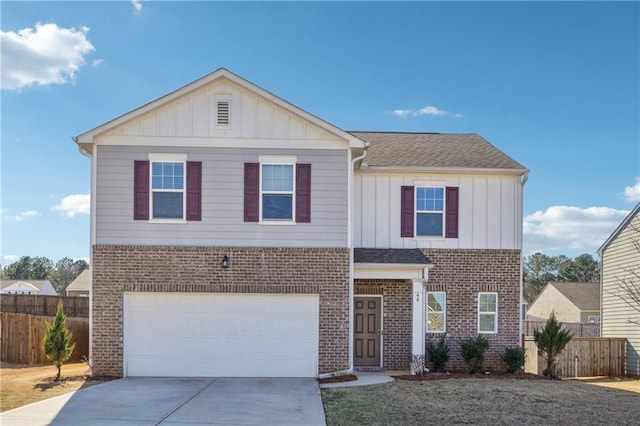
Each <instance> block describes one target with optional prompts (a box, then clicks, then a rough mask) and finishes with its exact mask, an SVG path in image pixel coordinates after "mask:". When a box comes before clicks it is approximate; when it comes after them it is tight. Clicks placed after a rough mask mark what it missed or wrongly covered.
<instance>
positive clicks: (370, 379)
mask: <svg viewBox="0 0 640 426" xmlns="http://www.w3.org/2000/svg"><path fill="white" fill-rule="evenodd" d="M354 374H355V375H356V376H357V377H358V380H352V381H350V382H339V383H323V384H321V385H320V387H321V388H322V389H330V388H346V387H352V386H369V385H379V384H382V383H389V382H393V380H394V379H393V377H392V376H397V375H402V374H410V373H409V372H408V371H376V372H368V371H367V372H365V371H356V372H355V373H354Z"/></svg>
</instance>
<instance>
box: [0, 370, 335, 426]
mask: <svg viewBox="0 0 640 426" xmlns="http://www.w3.org/2000/svg"><path fill="white" fill-rule="evenodd" d="M0 424H1V425H2V426H13V425H19V426H22V425H25V426H26V425H29V426H39V425H49V424H51V425H74V426H75V425H83V426H84V425H115V426H119V425H140V426H143V425H164V426H174V425H185V424H194V425H195V424H197V425H236V426H238V425H296V426H297V425H309V426H311V425H323V426H324V425H326V421H325V416H324V408H323V406H322V398H321V396H320V389H319V387H318V382H317V381H316V380H315V379H280V378H126V379H120V380H114V381H112V382H108V383H104V384H101V385H96V386H92V387H89V388H86V389H81V390H79V391H76V392H74V393H69V394H66V395H62V396H59V397H55V398H51V399H48V400H45V401H41V402H36V403H34V404H30V405H27V406H24V407H20V408H16V409H14V410H11V411H7V412H4V413H2V414H0Z"/></svg>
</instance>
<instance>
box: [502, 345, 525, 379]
mask: <svg viewBox="0 0 640 426" xmlns="http://www.w3.org/2000/svg"><path fill="white" fill-rule="evenodd" d="M524 357H525V354H524V348H521V347H519V346H516V347H514V348H509V347H507V348H504V352H503V353H502V355H500V359H502V362H504V363H505V364H506V366H507V373H512V374H513V373H518V372H520V371H522V370H523V369H524Z"/></svg>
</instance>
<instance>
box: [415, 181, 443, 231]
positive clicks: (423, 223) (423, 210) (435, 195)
mask: <svg viewBox="0 0 640 426" xmlns="http://www.w3.org/2000/svg"><path fill="white" fill-rule="evenodd" d="M443 231H444V188H430V187H417V188H416V235H418V236H424V235H428V236H436V237H442V235H443Z"/></svg>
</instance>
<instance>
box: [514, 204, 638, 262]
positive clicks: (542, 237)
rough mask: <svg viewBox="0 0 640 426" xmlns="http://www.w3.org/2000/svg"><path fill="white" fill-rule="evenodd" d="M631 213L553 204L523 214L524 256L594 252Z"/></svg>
mask: <svg viewBox="0 0 640 426" xmlns="http://www.w3.org/2000/svg"><path fill="white" fill-rule="evenodd" d="M628 213H629V212H628V211H627V210H616V209H612V208H609V207H588V208H580V207H570V206H551V207H549V208H547V209H546V210H545V211H536V212H535V213H533V214H530V215H528V216H525V217H524V224H523V232H524V251H525V255H526V254H529V253H534V252H543V253H548V252H550V251H563V250H564V251H574V250H579V251H580V252H581V253H589V252H595V251H596V250H597V249H598V248H599V247H600V246H601V245H602V243H604V241H605V240H606V239H607V238H608V237H609V235H611V233H612V232H613V230H614V229H616V227H617V226H618V225H619V224H620V222H622V220H624V218H625V217H626V216H627V214H628Z"/></svg>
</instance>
